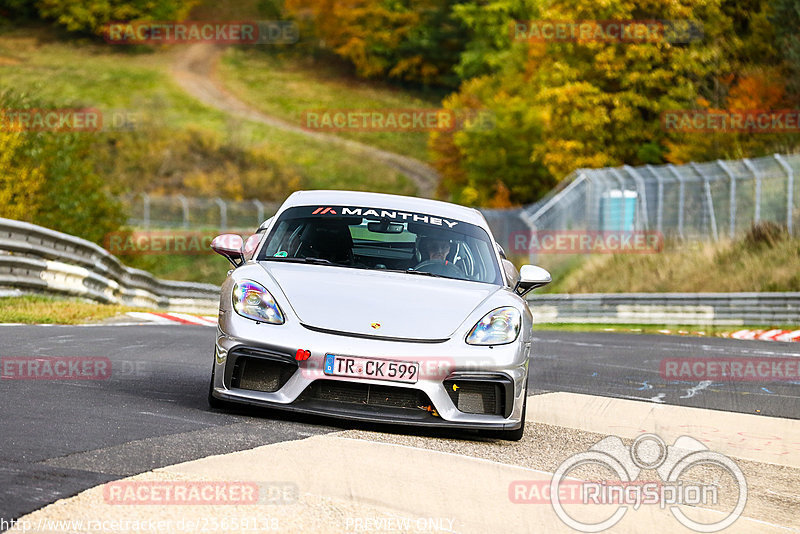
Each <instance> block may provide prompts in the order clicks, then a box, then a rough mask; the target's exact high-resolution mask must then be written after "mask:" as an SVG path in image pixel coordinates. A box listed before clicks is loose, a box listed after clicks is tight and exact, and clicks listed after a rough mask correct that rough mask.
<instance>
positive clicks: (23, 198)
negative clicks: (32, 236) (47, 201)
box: [0, 130, 44, 221]
mask: <svg viewBox="0 0 800 534" xmlns="http://www.w3.org/2000/svg"><path fill="white" fill-rule="evenodd" d="M24 135H26V134H24V133H20V132H8V131H2V130H0V217H5V218H8V219H18V220H25V221H30V220H32V218H33V216H34V215H35V214H36V212H37V210H38V208H39V204H40V201H41V197H40V196H39V192H40V190H41V189H42V185H43V184H44V175H43V174H42V171H41V169H39V168H38V167H35V166H33V165H31V164H29V163H25V158H23V157H21V153H20V152H21V148H22V146H23V144H24V141H25V139H24Z"/></svg>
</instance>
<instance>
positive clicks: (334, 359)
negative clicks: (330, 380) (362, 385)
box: [325, 354, 419, 384]
mask: <svg viewBox="0 0 800 534" xmlns="http://www.w3.org/2000/svg"><path fill="white" fill-rule="evenodd" d="M325 374H326V375H330V376H351V377H355V378H372V379H374V380H390V381H392V382H405V383H408V384H413V383H415V382H416V381H417V377H418V376H419V363H417V362H399V361H391V360H376V359H374V358H356V357H353V356H336V355H334V354H326V355H325Z"/></svg>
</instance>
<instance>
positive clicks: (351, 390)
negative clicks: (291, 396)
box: [300, 380, 431, 409]
mask: <svg viewBox="0 0 800 534" xmlns="http://www.w3.org/2000/svg"><path fill="white" fill-rule="evenodd" d="M300 400H324V401H332V402H341V403H349V404H362V405H366V406H383V407H390V408H414V409H418V408H420V407H427V406H430V405H431V401H430V399H429V398H428V396H427V395H425V393H423V392H422V391H419V390H417V389H412V388H397V387H392V386H376V385H372V384H359V383H356V382H339V381H336V380H318V381H316V382H314V383H313V384H311V385H310V386H308V388H307V389H306V390H305V391H304V392H303V394H302V395H301V396H300Z"/></svg>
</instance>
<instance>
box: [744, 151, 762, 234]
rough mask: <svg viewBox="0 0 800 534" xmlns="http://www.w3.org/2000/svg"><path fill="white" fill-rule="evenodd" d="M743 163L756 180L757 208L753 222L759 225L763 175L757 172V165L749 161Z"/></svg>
mask: <svg viewBox="0 0 800 534" xmlns="http://www.w3.org/2000/svg"><path fill="white" fill-rule="evenodd" d="M742 163H744V166H745V167H747V170H749V171H750V172H751V173H753V178H755V180H756V206H755V213H754V214H753V222H755V223H758V222H759V221H760V220H761V173H760V172H758V170H756V167H755V165H753V162H752V161H750V160H749V159H747V158H744V159H742Z"/></svg>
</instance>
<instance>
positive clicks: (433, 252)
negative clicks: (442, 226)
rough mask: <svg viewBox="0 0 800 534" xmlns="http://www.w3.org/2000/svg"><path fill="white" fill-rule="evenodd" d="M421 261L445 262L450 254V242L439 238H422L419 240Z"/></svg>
mask: <svg viewBox="0 0 800 534" xmlns="http://www.w3.org/2000/svg"><path fill="white" fill-rule="evenodd" d="M419 252H420V254H421V255H422V261H426V260H430V259H441V260H445V259H446V258H447V255H448V254H450V240H449V239H444V238H441V237H423V238H422V239H420V240H419Z"/></svg>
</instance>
